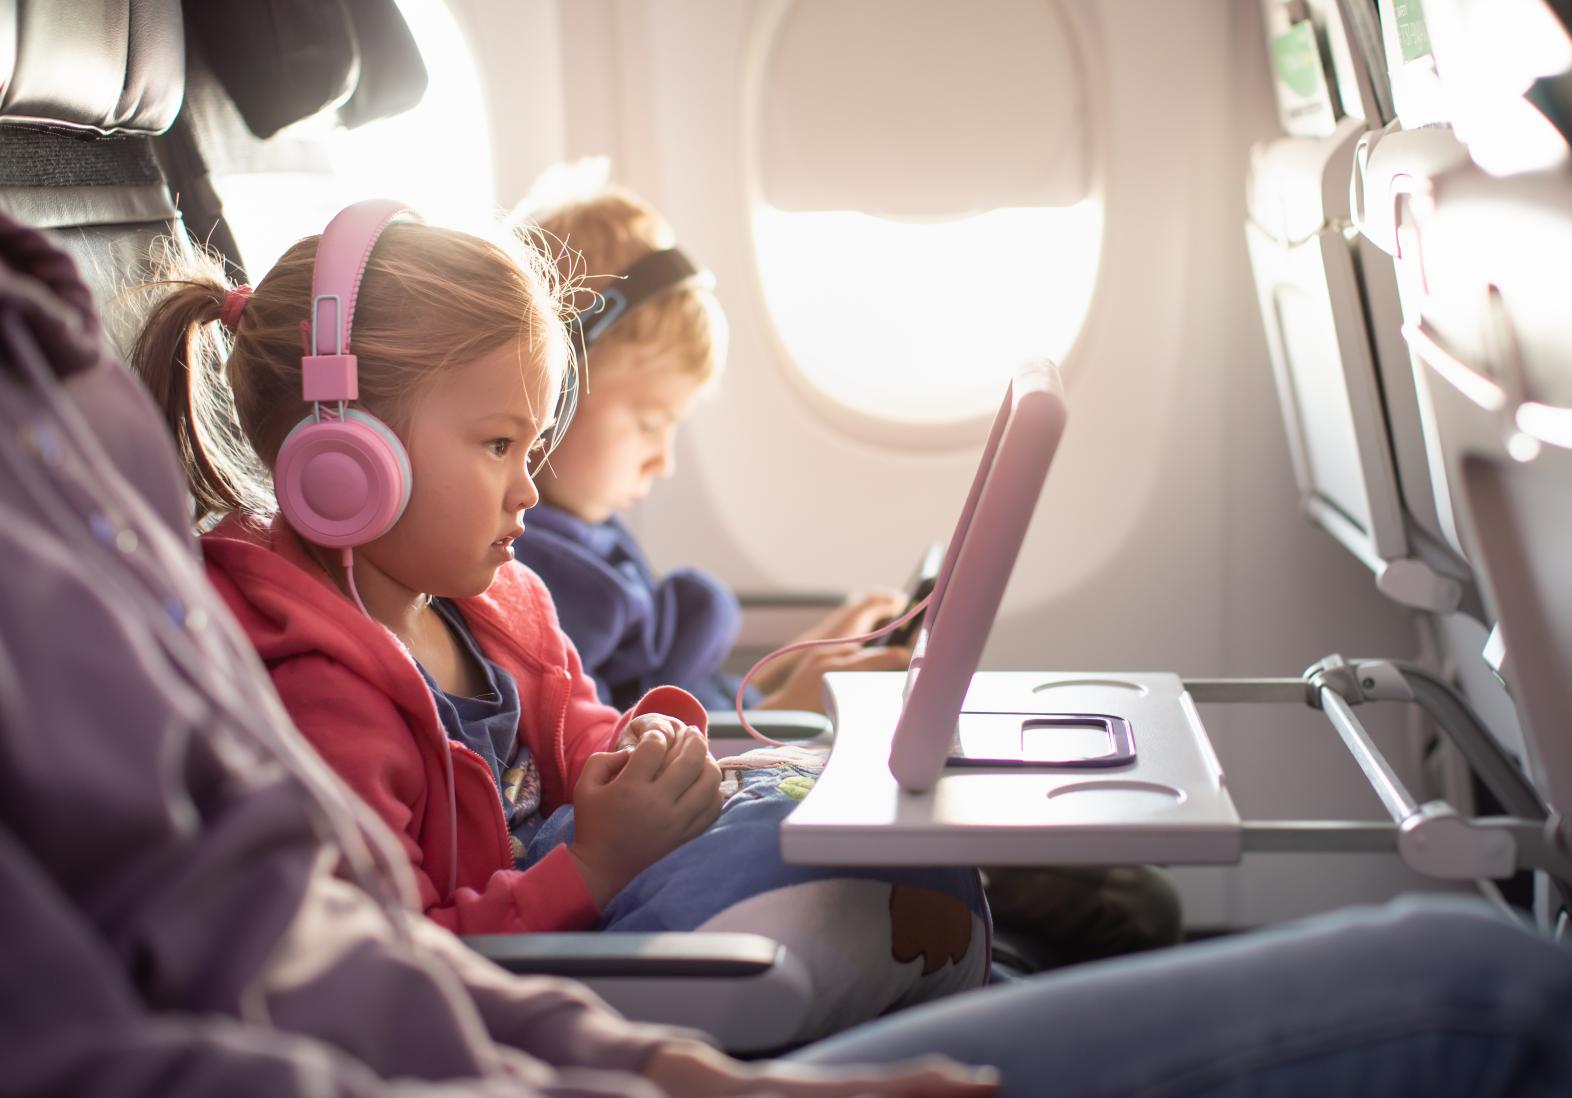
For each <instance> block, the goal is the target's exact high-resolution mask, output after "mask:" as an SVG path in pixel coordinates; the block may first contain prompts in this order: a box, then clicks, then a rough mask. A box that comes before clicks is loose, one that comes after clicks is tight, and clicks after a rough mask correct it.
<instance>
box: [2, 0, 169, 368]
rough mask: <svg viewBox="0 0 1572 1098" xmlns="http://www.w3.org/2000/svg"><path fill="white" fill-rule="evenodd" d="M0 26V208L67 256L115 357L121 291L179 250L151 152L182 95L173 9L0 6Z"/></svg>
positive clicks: (121, 321)
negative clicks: (167, 247) (4, 41)
mask: <svg viewBox="0 0 1572 1098" xmlns="http://www.w3.org/2000/svg"><path fill="white" fill-rule="evenodd" d="M0 23H3V25H4V26H5V28H6V29H5V34H6V35H7V36H8V37H9V38H14V40H15V49H14V51H5V52H3V53H0V66H3V67H4V71H3V72H0V209H3V210H4V211H5V212H7V213H9V214H10V215H11V216H13V217H15V218H16V219H18V220H19V221H22V222H23V223H25V224H27V225H31V226H35V227H37V228H42V229H46V230H49V231H50V233H51V235H52V236H53V238H54V239H55V240H56V241H57V242H58V243H59V244H60V245H61V246H62V247H63V248H64V249H65V250H66V251H67V252H69V253H70V255H71V256H72V258H73V259H74V260H76V263H77V266H78V267H79V268H80V269H81V271H82V272H83V275H84V277H85V278H86V280H87V282H88V284H89V286H90V287H91V288H92V290H93V293H94V296H95V298H96V300H97V304H98V307H99V310H100V312H101V314H102V315H103V317H104V320H105V323H106V325H107V327H108V331H109V336H110V341H111V343H112V345H114V346H115V347H116V349H118V350H120V351H122V352H124V351H125V350H127V349H128V341H129V339H130V338H131V337H132V335H133V334H134V333H133V326H134V323H135V318H134V310H133V309H132V308H131V307H130V303H129V301H128V300H127V299H126V295H125V293H124V291H126V290H128V289H129V288H130V287H132V286H134V285H135V284H136V283H137V282H138V281H139V280H140V278H141V276H142V275H144V274H145V273H146V272H147V270H148V263H149V259H150V257H151V256H152V255H153V252H154V248H155V245H156V242H157V241H158V240H159V239H160V238H170V239H174V240H176V241H178V240H179V234H178V233H176V232H175V231H174V230H175V228H176V226H177V225H178V222H179V215H178V213H177V212H176V209H175V205H174V202H173V200H172V198H171V194H170V190H169V187H168V185H167V182H166V179H165V176H164V173H163V170H162V167H161V165H160V163H159V160H158V157H157V153H156V151H155V143H156V140H157V136H156V135H158V134H161V133H163V132H164V131H166V130H167V129H168V128H169V126H170V124H171V123H172V122H173V121H174V118H175V116H176V114H177V112H178V111H179V110H180V104H181V100H182V95H183V92H184V45H183V40H182V36H181V33H180V6H179V3H178V0H50V2H45V0H4V2H3V3H0ZM87 27H91V28H93V29H94V31H95V34H94V35H92V36H89V35H87V34H85V33H84V28H87Z"/></svg>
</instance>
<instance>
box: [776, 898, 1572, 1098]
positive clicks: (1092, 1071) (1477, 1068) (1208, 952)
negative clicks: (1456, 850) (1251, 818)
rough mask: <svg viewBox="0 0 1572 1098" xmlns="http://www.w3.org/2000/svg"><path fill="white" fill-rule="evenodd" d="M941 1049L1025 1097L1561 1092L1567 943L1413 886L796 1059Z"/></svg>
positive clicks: (1022, 986) (942, 1008)
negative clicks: (993, 1070)
mask: <svg viewBox="0 0 1572 1098" xmlns="http://www.w3.org/2000/svg"><path fill="white" fill-rule="evenodd" d="M931 1052H941V1053H946V1054H948V1055H951V1056H954V1057H956V1058H958V1059H961V1060H963V1061H966V1062H969V1063H974V1064H993V1065H995V1066H997V1067H998V1068H999V1069H1000V1070H1001V1072H1002V1073H1003V1076H1004V1081H1005V1087H1004V1091H1003V1093H1004V1094H1005V1095H1010V1096H1017V1098H1025V1096H1029V1095H1033V1096H1034V1095H1053V1096H1054V1098H1082V1096H1089V1095H1108V1096H1113V1095H1118V1096H1119V1098H1177V1096H1181V1095H1182V1096H1185V1098H1244V1096H1246V1095H1248V1096H1250V1098H1330V1096H1336V1098H1365V1096H1370V1098H1374V1096H1377V1095H1379V1096H1382V1098H1391V1096H1393V1095H1416V1096H1418V1095H1423V1096H1424V1098H1449V1096H1454V1095H1455V1096H1457V1098H1491V1096H1498V1095H1499V1096H1503V1098H1504V1096H1508V1095H1510V1096H1512V1098H1538V1096H1541V1095H1543V1096H1547V1098H1548V1096H1550V1095H1563V1096H1564V1095H1567V1094H1572V950H1568V949H1567V948H1565V947H1563V946H1561V945H1557V944H1555V943H1552V942H1550V941H1548V940H1546V939H1545V938H1543V937H1541V936H1539V935H1536V934H1535V933H1533V932H1532V931H1529V930H1526V929H1524V928H1523V927H1520V926H1517V925H1514V924H1513V923H1511V922H1509V921H1508V920H1507V919H1506V918H1505V917H1503V916H1501V915H1499V914H1497V913H1496V912H1495V910H1494V909H1492V908H1489V907H1488V906H1486V905H1484V904H1482V903H1479V902H1475V901H1471V900H1462V899H1457V898H1449V897H1405V898H1404V899H1401V900H1398V901H1395V902H1393V903H1392V904H1389V905H1386V906H1384V907H1379V908H1355V909H1350V910H1348V911H1344V912H1338V913H1335V914H1332V915H1328V916H1322V917H1318V918H1315V919H1311V920H1306V921H1303V922H1298V923H1292V924H1287V925H1285V926H1282V927H1278V928H1274V929H1272V930H1268V931H1261V932H1257V933H1252V934H1246V935H1240V936H1238V937H1236V938H1229V939H1221V940H1216V941H1212V942H1207V943H1204V944H1198V945H1191V946H1181V947H1178V948H1175V949H1172V950H1165V951H1162V952H1159V953H1150V954H1144V955H1141V956H1138V957H1129V958H1121V959H1118V960H1112V961H1105V962H1099V963H1094V964H1088V965H1081V966H1078V967H1076V968H1073V969H1068V970H1064V971H1062V972H1056V973H1049V974H1045V975H1042V976H1037V977H1034V978H1032V979H1028V980H1022V981H1018V982H1015V983H1012V984H1010V985H1009V986H1006V987H1002V988H997V989H994V990H991V991H987V992H985V993H982V994H970V995H965V996H957V997H955V998H952V999H948V1000H945V1001H943V1002H941V1003H936V1004H933V1005H930V1006H925V1007H919V1008H916V1009H914V1010H911V1011H908V1012H905V1013H903V1014H901V1015H898V1016H895V1017H892V1018H889V1019H884V1020H881V1021H878V1022H874V1023H871V1024H869V1025H866V1026H862V1027H859V1028H858V1029H854V1030H850V1031H848V1032H846V1033H844V1034H842V1035H840V1036H838V1037H833V1038H831V1039H829V1040H827V1041H822V1042H820V1043H819V1044H817V1045H814V1046H812V1047H811V1048H810V1049H806V1050H804V1051H803V1052H801V1053H798V1054H797V1056H796V1057H795V1058H796V1059H800V1060H802V1061H805V1062H811V1063H856V1062H869V1061H887V1060H890V1059H893V1058H898V1057H906V1056H916V1055H922V1054H925V1053H931Z"/></svg>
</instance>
